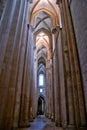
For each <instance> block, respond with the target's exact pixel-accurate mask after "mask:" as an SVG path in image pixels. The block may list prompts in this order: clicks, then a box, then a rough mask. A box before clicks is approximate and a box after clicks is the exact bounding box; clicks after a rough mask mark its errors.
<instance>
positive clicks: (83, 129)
mask: <svg viewBox="0 0 87 130" xmlns="http://www.w3.org/2000/svg"><path fill="white" fill-rule="evenodd" d="M77 130H87V126H84V127H79V128H77Z"/></svg>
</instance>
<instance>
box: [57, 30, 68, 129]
mask: <svg viewBox="0 0 87 130" xmlns="http://www.w3.org/2000/svg"><path fill="white" fill-rule="evenodd" d="M61 32H62V29H60V30H59V35H58V41H57V48H58V49H57V51H58V59H59V60H58V64H59V80H60V105H61V110H60V112H61V123H62V126H63V128H66V126H67V108H66V88H65V74H64V57H63V47H62V40H61V38H62V37H61Z"/></svg>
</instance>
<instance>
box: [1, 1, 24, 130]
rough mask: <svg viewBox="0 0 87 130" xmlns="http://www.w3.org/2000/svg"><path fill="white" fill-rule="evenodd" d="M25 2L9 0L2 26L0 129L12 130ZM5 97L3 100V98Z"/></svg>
mask: <svg viewBox="0 0 87 130" xmlns="http://www.w3.org/2000/svg"><path fill="white" fill-rule="evenodd" d="M24 10H25V1H21V0H8V2H7V5H6V9H5V13H4V16H3V19H2V21H1V25H0V57H1V58H0V104H1V106H2V107H0V129H3V130H6V129H7V128H8V130H9V129H11V127H12V121H13V110H14V99H15V92H16V83H17V81H16V79H17V72H18V63H19V54H20V46H21V38H22V37H21V35H22V31H23V28H22V25H23V24H24V20H23V18H24ZM2 97H3V98H2Z"/></svg>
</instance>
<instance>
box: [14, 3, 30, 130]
mask: <svg viewBox="0 0 87 130" xmlns="http://www.w3.org/2000/svg"><path fill="white" fill-rule="evenodd" d="M24 14H25V15H24V24H23V32H22V35H21V36H22V39H21V42H22V44H21V48H20V56H19V65H18V74H17V75H18V76H17V87H16V93H15V103H14V116H13V128H17V127H18V126H19V119H20V118H19V116H20V106H21V93H22V82H23V81H22V80H23V74H24V65H25V57H26V49H27V40H28V32H29V30H28V27H27V20H28V17H27V15H28V7H27V2H26V3H25V11H24ZM20 86H21V87H20Z"/></svg>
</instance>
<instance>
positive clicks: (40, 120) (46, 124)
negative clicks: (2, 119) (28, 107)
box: [20, 116, 63, 130]
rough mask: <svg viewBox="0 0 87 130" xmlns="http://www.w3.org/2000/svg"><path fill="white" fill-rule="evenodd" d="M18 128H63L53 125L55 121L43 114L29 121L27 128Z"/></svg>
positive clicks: (45, 129) (33, 129) (49, 129)
mask: <svg viewBox="0 0 87 130" xmlns="http://www.w3.org/2000/svg"><path fill="white" fill-rule="evenodd" d="M20 130H63V129H62V128H58V127H56V126H55V123H53V122H51V121H50V120H49V119H47V118H46V117H43V116H39V117H37V118H36V119H35V120H34V122H32V123H31V125H30V127H29V128H23V129H20Z"/></svg>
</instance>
